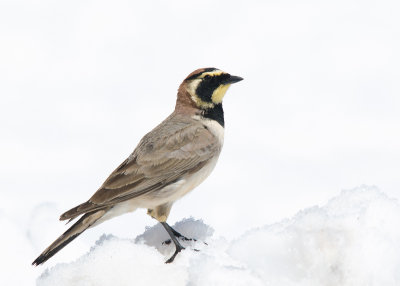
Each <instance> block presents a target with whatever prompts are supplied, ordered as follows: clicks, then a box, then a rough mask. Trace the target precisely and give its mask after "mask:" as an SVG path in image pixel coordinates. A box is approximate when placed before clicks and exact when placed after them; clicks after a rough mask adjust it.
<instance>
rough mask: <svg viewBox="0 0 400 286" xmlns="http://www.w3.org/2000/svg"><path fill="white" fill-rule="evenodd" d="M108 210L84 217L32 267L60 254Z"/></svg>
mask: <svg viewBox="0 0 400 286" xmlns="http://www.w3.org/2000/svg"><path fill="white" fill-rule="evenodd" d="M107 211H108V209H103V210H98V211H95V212H91V213H87V214H85V215H83V216H82V217H81V218H80V219H79V220H78V221H77V222H76V223H74V224H73V225H72V226H71V227H70V228H69V229H68V230H67V231H66V232H64V233H63V234H62V235H61V236H60V237H59V238H57V239H56V240H55V241H54V242H53V243H52V244H51V245H50V246H49V247H47V248H46V249H45V250H44V251H43V252H42V254H40V255H39V257H38V258H36V259H35V261H33V262H32V265H35V266H37V265H39V264H42V263H44V262H46V261H47V260H48V259H49V258H51V257H52V256H53V255H54V254H56V253H57V252H59V251H60V250H61V249H62V248H63V247H64V246H66V245H67V244H68V243H70V242H71V241H72V240H74V239H75V238H76V237H77V236H78V235H80V234H81V233H82V232H84V231H85V230H86V229H87V228H88V227H90V226H92V225H93V224H94V223H95V222H96V221H97V220H98V219H100V218H101V217H102V216H103V215H104V214H105V213H106V212H107Z"/></svg>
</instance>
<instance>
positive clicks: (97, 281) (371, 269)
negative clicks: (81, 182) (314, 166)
mask: <svg viewBox="0 0 400 286" xmlns="http://www.w3.org/2000/svg"><path fill="white" fill-rule="evenodd" d="M398 225H400V204H399V202H398V201H397V200H393V199H390V198H388V197H387V196H386V195H385V194H383V193H381V192H379V191H378V190H376V189H374V188H367V187H362V188H358V189H355V190H349V191H343V192H342V193H341V194H340V195H339V196H337V197H334V198H332V199H331V200H329V202H328V203H327V204H326V205H324V206H322V207H317V206H315V207H311V208H307V209H305V210H303V211H300V212H299V213H297V214H296V215H295V216H294V217H293V218H291V219H286V220H283V221H281V222H278V223H275V224H272V225H266V226H260V227H259V228H256V229H252V230H249V231H247V232H246V233H244V234H243V235H241V236H239V237H238V238H237V239H234V240H232V239H230V238H226V237H220V236H213V232H214V231H213V229H212V227H211V226H208V225H206V224H205V223H203V222H202V221H200V220H194V219H186V220H182V221H180V222H178V223H177V224H176V225H175V227H176V229H177V230H178V231H180V232H182V233H184V234H186V235H187V236H189V237H196V238H198V241H197V242H194V243H186V244H185V246H186V250H185V251H183V252H182V253H180V254H179V255H178V257H177V258H176V260H175V262H174V263H172V264H165V263H164V261H165V260H166V259H167V258H168V257H169V256H170V255H171V254H172V252H173V250H174V247H173V246H171V245H165V244H164V245H163V244H162V242H163V241H164V240H166V239H167V238H168V236H167V234H166V232H165V231H164V230H163V228H162V227H161V226H160V225H156V226H154V227H152V228H149V229H147V230H146V231H145V232H144V233H143V234H142V235H140V236H138V237H137V238H136V239H135V240H132V239H121V238H118V237H114V236H112V235H103V236H101V237H100V239H99V240H98V241H97V242H96V245H95V246H93V247H92V248H91V250H90V251H89V252H88V253H87V254H85V255H83V256H82V257H80V258H79V259H77V260H75V261H73V262H71V263H60V264H57V265H56V266H55V267H52V268H50V269H47V270H46V271H44V273H43V274H42V275H41V276H40V278H39V279H38V281H37V285H39V286H47V285H49V286H50V285H132V284H134V285H146V286H147V285H160V284H161V285H281V286H283V285H285V286H286V285H288V286H289V285H296V286H299V285H304V286H312V285H316V286H317V285H318V286H330V285H332V286H334V285H341V286H350V285H360V286H361V285H370V286H375V285H376V286H381V285H385V286H391V285H393V286H396V285H400V228H399V227H397V226H398ZM204 242H206V243H207V245H206V244H205V243H204ZM193 249H197V250H199V251H198V252H197V251H194V250H193Z"/></svg>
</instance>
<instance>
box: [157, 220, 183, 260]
mask: <svg viewBox="0 0 400 286" xmlns="http://www.w3.org/2000/svg"><path fill="white" fill-rule="evenodd" d="M161 224H162V226H163V227H164V228H165V230H166V231H167V232H168V234H169V236H170V237H171V240H172V241H173V242H174V244H175V252H174V254H173V255H172V256H171V257H170V258H169V259H168V260H167V261H165V263H171V262H172V261H174V259H175V257H176V255H177V254H178V253H179V252H180V251H181V250H182V249H185V248H184V247H183V246H182V245H181V244H180V243H179V241H178V240H177V239H176V236H175V235H176V234H179V235H181V234H180V233H179V232H177V231H175V230H174V229H173V228H172V227H170V226H169V225H168V224H167V223H166V222H161ZM179 235H178V236H179ZM181 236H182V235H181Z"/></svg>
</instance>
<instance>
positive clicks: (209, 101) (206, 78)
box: [178, 68, 243, 109]
mask: <svg viewBox="0 0 400 286" xmlns="http://www.w3.org/2000/svg"><path fill="white" fill-rule="evenodd" d="M242 79H243V78H241V77H238V76H234V75H230V74H229V73H226V72H223V71H221V70H219V69H216V68H202V69H198V70H195V71H194V72H192V73H191V74H189V75H188V77H187V78H186V79H185V80H184V81H183V83H182V84H181V87H180V90H179V91H180V92H184V91H186V92H187V93H188V94H189V97H190V99H191V101H192V102H193V103H194V105H195V106H196V107H197V108H200V109H209V108H213V107H214V106H215V105H218V104H221V103H222V99H223V97H224V95H225V93H226V91H227V90H228V88H229V86H230V85H231V84H232V83H235V82H238V81H241V80H242ZM178 96H179V95H178Z"/></svg>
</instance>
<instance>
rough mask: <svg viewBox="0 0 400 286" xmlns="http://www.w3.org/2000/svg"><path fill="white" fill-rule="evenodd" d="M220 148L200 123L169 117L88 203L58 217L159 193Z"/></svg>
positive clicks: (215, 153) (148, 135)
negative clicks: (155, 192) (151, 193)
mask: <svg viewBox="0 0 400 286" xmlns="http://www.w3.org/2000/svg"><path fill="white" fill-rule="evenodd" d="M221 147H222V146H221V145H220V144H219V141H218V139H217V138H216V137H215V135H213V134H212V133H211V132H210V131H209V130H208V129H207V128H206V127H205V126H204V125H203V124H201V123H200V122H199V121H196V120H194V119H191V118H187V117H183V116H181V117H180V116H178V115H175V116H170V117H169V118H167V120H165V121H164V122H162V123H161V124H160V125H159V126H157V127H156V128H155V129H153V130H152V131H151V132H150V133H148V134H147V135H146V136H144V137H143V139H142V140H141V141H140V143H139V145H138V146H137V147H136V149H135V151H134V152H133V153H132V154H131V155H130V156H129V158H128V159H126V160H125V161H124V162H123V163H122V164H121V165H120V166H118V168H117V169H115V171H114V172H112V173H111V175H110V176H109V177H108V178H107V179H106V181H105V182H104V183H103V185H102V186H101V187H100V188H99V190H97V192H96V193H95V194H94V195H93V196H92V197H91V198H90V199H89V201H87V202H86V203H83V204H82V205H80V206H78V207H75V208H74V209H71V210H70V211H68V212H66V213H65V214H63V215H62V216H61V217H62V218H64V219H67V218H71V217H76V216H77V215H79V214H82V213H85V212H89V211H91V210H94V209H99V208H103V207H106V206H110V205H112V204H115V203H118V202H122V201H125V200H129V199H132V198H136V197H140V196H141V195H144V194H146V193H148V192H153V191H157V190H160V189H162V188H164V187H165V186H167V185H169V184H172V183H174V182H177V181H179V180H180V179H181V178H182V177H184V176H185V175H187V174H191V173H194V172H196V171H197V170H199V169H201V168H202V167H203V166H204V165H205V164H206V163H207V162H208V161H209V160H210V159H211V158H213V157H214V156H218V154H219V152H220V151H221ZM73 210H75V211H73ZM66 214H68V215H66Z"/></svg>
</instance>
